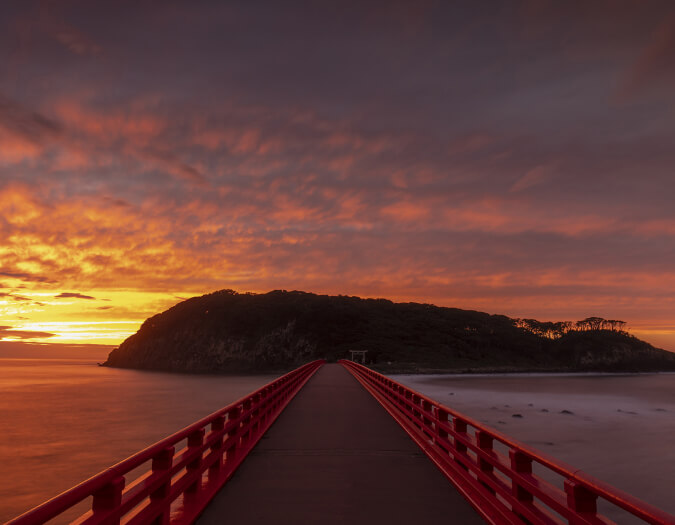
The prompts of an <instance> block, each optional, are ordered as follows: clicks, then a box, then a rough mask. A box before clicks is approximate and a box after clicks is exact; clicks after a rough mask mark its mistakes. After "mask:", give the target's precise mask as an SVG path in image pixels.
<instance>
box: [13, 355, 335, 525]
mask: <svg viewBox="0 0 675 525" xmlns="http://www.w3.org/2000/svg"><path fill="white" fill-rule="evenodd" d="M323 363H325V360H317V361H313V362H311V363H307V364H305V365H303V366H301V367H299V368H297V369H295V370H293V371H291V372H288V373H287V374H284V375H283V376H281V377H278V378H277V379H274V380H273V381H270V382H269V383H267V384H265V385H264V386H262V387H260V388H258V389H257V390H254V391H253V392H251V393H250V394H247V395H246V396H244V397H242V398H240V399H238V400H236V401H234V402H232V403H230V404H229V405H227V406H225V407H223V408H221V409H219V410H216V411H215V412H213V413H212V414H210V415H208V416H206V417H204V418H202V419H200V420H198V421H196V422H194V423H192V424H190V425H188V426H187V427H185V428H183V429H181V430H179V431H178V432H175V433H174V434H172V435H170V436H168V437H166V438H164V439H161V440H160V441H157V442H156V443H154V444H152V445H150V446H148V447H146V448H145V449H143V450H141V451H139V452H137V453H135V454H133V455H132V456H130V457H128V458H126V459H124V460H122V461H120V462H118V463H116V464H115V465H113V466H111V467H109V468H107V469H105V470H103V471H102V472H99V473H98V474H96V475H94V476H92V477H91V478H89V479H87V480H85V481H83V482H82V483H79V484H78V485H76V486H74V487H72V488H71V489H69V490H67V491H65V492H63V493H61V494H59V495H58V496H55V497H54V498H52V499H50V500H48V501H46V502H44V503H42V504H41V505H38V506H37V507H35V508H33V509H31V510H29V511H28V512H26V513H24V514H22V515H21V516H18V517H17V518H14V519H13V520H11V521H9V522H7V525H34V524H38V523H44V522H46V521H48V520H51V519H53V518H54V517H56V516H58V515H60V514H62V513H63V512H65V511H67V510H69V509H70V508H72V507H73V506H75V505H77V504H79V503H80V502H81V501H83V500H84V499H86V498H87V497H90V496H95V499H96V495H97V494H99V493H101V492H102V491H106V489H110V487H111V485H112V484H113V483H114V482H115V481H116V480H118V479H119V478H121V477H122V478H123V476H124V475H125V474H127V473H129V472H131V471H133V470H134V469H136V468H138V467H140V466H141V465H143V464H144V463H147V462H149V461H151V460H152V461H153V462H154V461H155V460H157V458H159V457H160V456H161V455H162V454H164V453H166V451H168V450H170V451H171V454H170V461H169V462H170V463H171V465H170V466H168V468H164V471H165V472H166V473H167V474H165V476H164V478H163V479H159V477H158V476H157V477H156V478H157V479H153V480H152V486H153V487H155V486H160V485H162V483H164V484H166V483H168V484H169V486H171V487H172V486H173V484H174V482H173V481H172V479H171V477H172V476H174V475H175V473H174V472H173V471H174V470H175V471H176V472H180V471H181V469H180V468H177V467H186V468H187V467H188V465H189V464H190V461H193V462H194V461H199V458H200V457H201V456H203V453H204V452H205V451H206V450H207V449H209V447H211V449H212V450H213V446H214V445H217V444H218V440H220V442H221V443H220V445H221V448H222V440H223V438H225V437H227V438H228V442H231V443H230V445H232V447H235V446H236V445H235V444H234V443H233V442H234V441H237V442H238V441H239V440H240V438H242V437H245V436H247V435H248V433H251V430H254V431H255V432H254V433H251V436H253V438H251V439H249V440H248V441H247V449H246V450H245V451H241V450H238V455H237V458H236V461H235V462H234V463H233V464H231V465H230V467H231V468H230V470H231V472H229V471H228V472H227V475H226V476H222V477H224V478H226V479H224V481H222V483H221V484H220V486H222V484H224V482H225V481H227V479H229V477H230V476H231V474H232V473H233V472H234V470H235V469H236V468H237V467H238V465H239V463H241V461H242V460H243V458H244V457H245V455H246V454H247V453H248V451H250V449H252V448H253V446H254V445H255V442H257V440H258V439H259V438H260V437H261V436H262V434H263V433H264V431H265V430H267V428H268V427H269V426H270V425H271V424H272V422H273V421H274V419H275V418H276V416H278V414H279V413H280V412H281V410H283V408H285V406H286V405H287V404H288V402H289V401H290V400H291V399H292V397H293V395H295V393H297V391H298V390H299V389H300V388H301V387H302V386H303V385H304V383H305V382H306V381H307V380H308V379H309V378H310V377H311V375H312V374H313V373H314V372H315V371H316V370H317V369H318V368H319V367H320V366H321V365H322V364H323ZM270 396H271V397H272V398H274V396H277V397H281V396H285V397H283V399H276V398H274V399H272V401H276V403H275V404H273V406H272V407H270V406H268V405H269V403H270V399H271V397H270ZM261 408H263V409H267V411H263V413H262V414H260V413H259V414H257V415H256V414H254V412H256V411H258V412H259V411H260V409H261ZM233 414H234V417H233ZM254 416H255V417H254ZM226 418H227V421H226ZM226 423H229V424H230V425H229V427H228V425H227V424H226ZM261 423H263V424H262V425H261ZM209 425H211V427H212V428H211V431H210V432H209V435H208V436H207V439H206V441H205V440H204V435H205V434H206V432H207V429H206V427H208V426H209ZM247 425H248V426H247ZM256 425H258V426H257V427H256V428H254V429H252V428H251V427H254V426H256ZM200 433H201V436H202V437H201V442H200V443H199V444H198V445H196V446H193V448H194V450H190V443H189V440H190V439H192V438H193V437H196V436H198V435H200ZM251 436H249V438H250V437H251ZM185 440H188V446H187V447H185V448H184V449H183V450H182V451H175V449H174V447H175V445H177V444H179V443H181V442H182V441H185ZM197 441H200V440H199V439H197ZM174 452H176V453H175V454H174ZM179 452H180V453H179ZM224 454H225V450H222V451H221V453H220V458H215V457H214V458H212V461H211V464H210V465H208V466H210V467H213V468H219V467H220V466H222V465H220V464H218V466H216V462H217V461H219V462H220V463H222V461H223V456H224ZM174 458H179V461H178V462H176V461H175V459H174ZM165 467H166V465H165ZM205 470H206V468H202V469H201V471H200V473H199V474H200V475H201V474H202V473H203V472H204V471H205ZM158 471H159V470H158ZM155 472H157V471H155V470H154V466H153V470H152V471H149V472H148V473H146V474H144V475H141V476H140V477H139V478H138V479H137V481H138V480H144V478H145V479H150V477H152V476H151V475H152V474H154V473H155ZM167 476H168V480H167V479H166V477H167ZM198 477H199V476H198V475H197V474H192V475H191V478H190V479H191V480H192V482H194V483H201V478H199V480H197V478H198ZM192 478H194V479H192ZM124 484H125V483H124V480H123V481H122V487H121V488H119V490H118V492H119V494H117V499H118V500H119V499H120V497H121V496H123V494H122V492H123V488H124ZM186 484H187V483H186ZM133 487H134V484H131V485H129V486H128V490H127V492H128V491H130V490H131V489H132V488H133ZM155 488H156V487H155ZM145 492H146V493H147V494H145V496H146V497H150V495H151V490H150V488H148V489H147V490H145ZM214 492H215V491H214ZM181 495H182V492H179V493H178V494H171V495H169V494H167V495H166V498H170V499H171V501H167V502H164V503H165V506H168V505H170V503H171V502H172V501H173V500H176V499H177V497H179V496H181ZM103 496H105V494H104V495H103ZM103 496H102V499H103ZM131 497H133V498H134V501H135V500H136V499H139V497H138V495H137V494H133V495H131V496H130V498H131ZM211 497H212V496H211ZM155 499H156V498H155ZM208 499H209V500H210V497H209V498H208ZM122 503H123V502H122V501H117V502H116V505H113V506H112V507H116V508H112V507H111V508H110V509H108V512H107V513H106V515H105V516H103V515H102V517H101V519H100V520H99V519H96V512H94V511H92V512H90V513H89V516H88V515H85V516H84V517H83V518H82V519H83V520H84V521H82V523H84V522H86V523H99V522H100V523H102V522H105V523H109V522H110V520H109V517H108V514H111V515H115V514H120V513H121V514H124V512H122V511H120V510H119V508H120V507H121V506H122ZM206 503H208V501H206V502H204V506H205V505H206ZM95 504H96V502H94V505H95ZM137 505H138V503H136V505H134V506H133V507H131V509H133V508H134V507H136V506H137ZM164 510H167V512H168V509H164ZM160 514H161V513H160ZM167 519H168V518H167ZM171 521H172V522H173V518H172V520H171ZM176 521H177V522H180V521H182V520H180V519H178V520H176ZM188 521H189V520H188ZM113 522H116V523H119V516H117V517H116V518H113ZM167 523H168V521H167Z"/></svg>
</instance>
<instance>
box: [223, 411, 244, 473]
mask: <svg viewBox="0 0 675 525" xmlns="http://www.w3.org/2000/svg"><path fill="white" fill-rule="evenodd" d="M239 414H240V412H239V408H238V407H235V408H233V409H231V410H230V411H229V412H228V413H227V421H228V423H229V422H231V421H236V422H237V424H236V425H235V426H234V427H233V428H232V429H231V430H230V431H229V432H228V433H227V439H228V441H230V444H229V445H228V447H227V450H226V451H225V461H226V462H229V461H232V460H234V458H235V456H236V455H237V449H238V445H239V429H240V427H241V423H239ZM232 438H233V439H232Z"/></svg>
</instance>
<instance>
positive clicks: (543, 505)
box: [340, 360, 675, 525]
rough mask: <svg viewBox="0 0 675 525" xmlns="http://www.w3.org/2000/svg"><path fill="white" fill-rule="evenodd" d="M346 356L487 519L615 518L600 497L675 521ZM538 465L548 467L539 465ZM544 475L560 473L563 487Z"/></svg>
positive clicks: (590, 524) (638, 513)
mask: <svg viewBox="0 0 675 525" xmlns="http://www.w3.org/2000/svg"><path fill="white" fill-rule="evenodd" d="M340 362H341V363H342V365H343V366H345V367H346V368H347V369H348V370H349V371H350V372H351V373H352V374H353V375H354V377H355V378H356V379H357V380H358V381H359V382H360V383H361V384H362V385H363V386H364V387H365V388H366V389H367V390H368V391H369V392H370V393H371V394H372V395H373V396H374V397H375V398H376V399H377V400H378V401H379V402H380V403H381V404H382V406H383V407H384V408H385V409H386V410H387V411H388V412H389V413H390V414H391V415H392V416H393V417H394V418H395V419H396V420H397V421H398V423H399V424H400V425H401V426H402V427H403V428H404V429H405V430H406V432H407V433H408V434H409V435H410V436H411V437H412V438H413V439H414V440H415V441H416V442H417V444H418V445H419V446H420V447H421V448H422V449H423V450H424V452H425V453H426V454H427V455H428V456H429V457H430V458H431V459H432V461H434V463H435V464H436V465H437V466H438V468H439V469H440V470H441V471H442V472H443V474H444V475H445V476H446V477H447V478H448V479H449V480H450V481H451V482H452V483H453V485H454V486H455V487H456V488H457V490H459V492H460V493H462V495H463V496H464V497H465V498H466V499H467V500H468V501H469V502H470V503H471V504H472V505H473V506H474V507H475V508H476V510H477V511H478V512H479V513H480V514H481V515H482V516H483V518H484V519H485V520H486V521H487V522H488V523H493V524H507V523H508V524H511V523H513V524H519V525H522V524H523V523H533V524H540V523H542V524H565V523H570V524H573V525H577V524H587V525H599V524H611V523H614V522H612V521H611V520H610V519H608V518H607V517H605V516H603V515H601V514H600V513H599V512H598V508H597V503H598V500H600V501H604V502H606V504H609V505H613V506H615V507H619V508H621V509H623V510H624V511H625V512H626V513H628V515H632V516H633V517H635V518H638V519H639V520H641V521H643V522H646V523H652V524H660V525H666V524H668V525H673V524H675V516H672V515H670V514H668V513H666V512H664V511H662V510H660V509H658V508H655V507H653V506H651V505H649V504H647V503H645V502H643V501H640V500H638V499H636V498H634V497H632V496H630V495H629V494H626V493H624V492H622V491H620V490H618V489H616V488H614V487H611V486H610V485H608V484H606V483H603V482H602V481H599V480H597V479H594V478H592V477H591V476H589V475H587V474H585V473H584V472H582V471H580V470H578V469H574V468H572V467H570V466H568V465H565V464H564V463H561V462H560V461H557V460H555V459H553V458H550V457H548V456H546V455H545V454H543V453H541V452H539V451H537V450H534V449H532V448H529V447H527V446H526V445H523V444H521V443H518V442H517V441H514V440H512V439H510V438H508V437H506V436H504V435H502V434H500V433H499V432H497V431H495V430H492V429H490V428H488V427H486V426H484V425H482V424H481V423H478V422H476V421H474V420H472V419H470V418H468V417H466V416H464V415H463V414H460V413H459V412H456V411H454V410H452V409H450V408H448V407H446V406H444V405H441V404H440V403H438V402H437V401H434V400H433V399H430V398H428V397H426V396H424V395H422V394H420V393H418V392H416V391H414V390H412V389H410V388H408V387H406V386H405V385H402V384H401V383H398V382H397V381H394V380H393V379H391V378H389V377H387V376H384V375H382V374H379V373H377V372H375V371H373V370H370V369H369V368H367V367H365V366H362V365H359V364H357V363H354V362H352V361H346V360H342V361H340ZM499 449H501V451H500V450H499ZM533 466H534V467H535V470H537V471H540V470H541V471H543V472H542V474H541V475H537V473H535V472H533ZM552 474H553V475H552ZM544 478H556V479H561V481H562V488H560V487H559V486H556V485H555V484H553V483H551V482H549V481H547V480H546V479H544Z"/></svg>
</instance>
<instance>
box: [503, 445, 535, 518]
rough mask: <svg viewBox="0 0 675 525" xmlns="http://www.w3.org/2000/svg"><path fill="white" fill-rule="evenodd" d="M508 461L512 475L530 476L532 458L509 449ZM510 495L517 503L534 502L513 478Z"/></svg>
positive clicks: (529, 493) (519, 514)
mask: <svg viewBox="0 0 675 525" xmlns="http://www.w3.org/2000/svg"><path fill="white" fill-rule="evenodd" d="M509 459H510V460H511V470H512V471H513V472H514V473H516V474H532V458H530V457H529V456H526V455H525V454H523V453H522V452H520V451H519V450H515V449H513V448H512V449H509ZM511 494H513V496H514V497H515V498H516V499H517V500H518V501H519V502H521V503H524V504H531V503H532V502H533V501H534V496H533V495H532V493H531V492H528V491H527V490H525V489H524V488H523V487H521V486H520V483H519V482H518V481H517V480H516V479H515V477H514V476H512V477H511ZM512 510H513V512H514V513H515V514H517V515H518V516H520V517H521V518H523V519H525V518H524V516H523V515H522V514H521V513H519V512H517V511H516V510H515V509H512Z"/></svg>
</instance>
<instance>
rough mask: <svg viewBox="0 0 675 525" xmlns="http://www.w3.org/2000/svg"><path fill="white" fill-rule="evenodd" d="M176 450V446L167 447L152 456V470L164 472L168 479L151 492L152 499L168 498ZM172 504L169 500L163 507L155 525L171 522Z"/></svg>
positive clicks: (164, 524)
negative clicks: (170, 472)
mask: <svg viewBox="0 0 675 525" xmlns="http://www.w3.org/2000/svg"><path fill="white" fill-rule="evenodd" d="M175 451H176V449H175V447H166V448H164V449H163V450H162V451H161V452H160V453H159V454H157V455H156V456H155V457H154V458H152V472H153V473H157V474H159V473H162V472H163V473H164V476H165V477H166V479H165V480H164V481H163V483H162V484H161V485H160V486H159V488H157V489H156V490H155V491H154V492H152V493H151V494H150V501H153V502H155V501H162V500H165V499H166V498H168V496H169V491H170V489H171V476H170V474H169V471H170V470H171V467H172V466H173V455H174V453H175ZM170 505H171V502H170V501H167V502H166V505H165V506H164V507H163V508H162V512H161V513H160V514H159V515H158V516H157V517H156V518H155V520H154V521H153V524H154V525H167V524H168V523H169V519H170V517H171V513H170V512H169V510H170Z"/></svg>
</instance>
